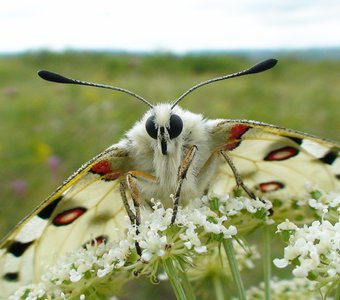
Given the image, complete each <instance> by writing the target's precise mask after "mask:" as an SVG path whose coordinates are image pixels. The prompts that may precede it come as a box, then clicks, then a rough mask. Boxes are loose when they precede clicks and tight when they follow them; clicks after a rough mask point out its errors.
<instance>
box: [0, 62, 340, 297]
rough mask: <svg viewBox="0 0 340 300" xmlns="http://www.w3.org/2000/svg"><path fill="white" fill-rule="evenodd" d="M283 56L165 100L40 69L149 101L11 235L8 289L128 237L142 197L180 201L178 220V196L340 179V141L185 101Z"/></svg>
mask: <svg viewBox="0 0 340 300" xmlns="http://www.w3.org/2000/svg"><path fill="white" fill-rule="evenodd" d="M276 62H277V61H276V60H274V59H269V60H267V61H264V62H261V63H259V64H257V65H255V66H253V67H251V68H249V69H247V70H245V71H241V72H238V73H234V74H231V75H226V76H222V77H218V78H214V79H211V80H208V81H205V82H202V83H200V84H198V85H195V86H194V87H192V88H191V89H189V90H188V91H187V92H185V93H184V94H182V95H181V96H180V97H179V98H178V99H176V100H175V101H174V102H173V103H165V104H157V105H153V104H151V103H150V102H148V101H147V100H145V99H144V98H142V97H141V96H139V95H137V94H135V93H133V92H131V91H128V90H125V89H122V88H118V87H114V86H107V85H102V84H95V83H90V82H85V81H79V80H74V79H70V78H66V77H64V76H61V75H58V74H56V73H52V72H48V71H40V72H39V75H40V76H41V77H42V78H44V79H46V80H49V81H54V82H59V83H66V84H79V85H87V86H95V87H102V88H106V89H113V90H118V91H121V92H124V93H127V94H129V95H131V96H133V97H135V98H137V99H139V100H140V101H142V102H144V103H145V104H146V105H148V106H149V108H150V109H149V110H148V111H147V112H146V113H145V115H144V116H143V117H142V119H141V120H140V121H138V122H137V123H136V124H135V125H134V126H133V127H132V128H131V129H130V130H129V131H128V132H127V133H126V135H125V137H124V138H123V139H122V140H121V141H119V142H118V143H117V144H114V145H112V146H110V147H109V148H108V149H106V150H105V151H104V152H102V153H100V154H99V155H98V156H96V157H94V158H93V159H91V160H90V161H89V162H87V163H85V164H84V165H83V166H82V167H81V168H80V169H79V170H78V171H76V172H75V173H74V174H73V175H72V176H70V177H69V178H68V179H67V180H66V181H65V182H64V183H63V184H62V185H61V186H60V187H59V188H58V189H57V190H56V191H55V192H54V193H53V194H52V195H51V196H50V197H49V198H47V199H46V200H45V201H44V202H42V203H41V205H40V206H39V207H38V208H36V209H35V210H34V211H33V212H32V213H31V214H30V215H29V216H27V217H26V218H25V219H24V220H23V221H22V222H20V223H19V224H18V225H17V227H15V228H14V229H13V231H12V232H10V233H9V234H8V236H7V237H5V239H3V240H2V242H1V244H0V272H1V279H0V297H1V298H7V297H8V295H9V294H11V293H12V292H13V291H15V290H16V289H17V288H18V287H19V286H21V285H24V284H28V283H34V282H36V281H38V280H39V278H40V277H41V275H42V274H43V272H44V270H45V268H46V267H47V266H49V265H51V264H53V262H55V260H56V258H57V257H59V256H60V255H62V254H65V253H67V252H69V251H72V250H74V249H77V248H79V247H83V246H84V245H85V244H86V243H89V242H91V241H92V242H93V241H95V242H97V243H105V242H107V241H112V240H117V239H119V238H120V234H121V233H122V232H123V231H124V228H126V226H127V225H128V224H129V222H133V223H135V224H136V225H137V226H138V224H139V222H140V217H139V216H138V209H139V205H140V204H141V205H143V204H144V203H147V202H148V201H149V200H150V199H151V198H153V197H155V198H158V199H160V200H161V201H162V203H164V205H166V206H171V205H173V206H174V214H173V221H174V220H175V218H176V211H177V208H178V205H179V203H180V204H181V205H185V202H187V201H190V199H193V198H195V197H201V196H202V195H204V194H208V195H209V194H214V193H218V194H221V193H225V194H227V193H231V192H232V191H233V190H234V188H235V186H236V185H241V187H242V188H243V189H244V190H245V192H246V193H248V195H249V196H250V197H256V196H260V197H261V195H269V194H270V195H274V196H275V195H276V194H277V193H289V194H291V195H296V194H298V193H299V191H301V190H302V189H303V187H304V185H305V183H306V182H307V181H308V182H312V183H316V184H318V185H320V186H321V187H322V188H323V189H325V190H334V189H337V188H339V186H340V160H339V151H340V144H339V143H336V142H333V141H329V140H326V139H323V138H318V137H315V136H312V135H309V134H306V133H302V132H298V131H294V130H290V129H286V128H281V127H277V126H274V125H270V124H266V123H262V122H257V121H248V120H231V119H225V120H207V119H204V118H203V116H202V115H199V114H195V113H192V112H190V111H187V110H184V109H182V108H180V107H179V106H178V103H179V102H180V101H181V100H182V99H183V98H184V97H186V96H187V95H188V94H189V93H191V92H192V91H194V90H196V89H197V88H199V87H201V86H203V85H206V84H209V83H212V82H216V81H220V80H225V79H228V78H233V77H238V76H242V75H247V74H253V73H258V72H262V71H264V70H267V69H270V68H272V67H273V66H274V65H275V64H276ZM235 179H236V181H235ZM170 194H173V195H174V199H171V198H170ZM172 200H174V202H173V201H172ZM274 213H275V211H274ZM126 216H128V217H126ZM114 228H116V229H119V230H114ZM136 247H138V245H136ZM137 252H138V249H137Z"/></svg>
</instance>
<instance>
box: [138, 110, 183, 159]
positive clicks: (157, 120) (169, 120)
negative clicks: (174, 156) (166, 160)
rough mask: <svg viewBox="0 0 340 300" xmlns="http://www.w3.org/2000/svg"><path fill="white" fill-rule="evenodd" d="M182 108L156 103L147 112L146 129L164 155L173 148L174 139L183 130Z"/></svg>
mask: <svg viewBox="0 0 340 300" xmlns="http://www.w3.org/2000/svg"><path fill="white" fill-rule="evenodd" d="M179 114H180V109H178V108H177V107H175V108H172V107H171V105H170V104H158V105H155V106H154V107H153V108H152V109H151V110H149V112H148V113H147V114H146V117H145V118H144V120H145V130H146V132H147V134H148V135H149V137H151V138H152V139H153V140H155V142H156V143H157V148H158V150H159V151H161V153H162V154H163V155H167V154H168V152H169V150H171V149H172V148H173V145H174V141H175V140H176V139H178V138H179V137H180V135H181V133H182V131H183V120H182V118H181V117H180V115H179Z"/></svg>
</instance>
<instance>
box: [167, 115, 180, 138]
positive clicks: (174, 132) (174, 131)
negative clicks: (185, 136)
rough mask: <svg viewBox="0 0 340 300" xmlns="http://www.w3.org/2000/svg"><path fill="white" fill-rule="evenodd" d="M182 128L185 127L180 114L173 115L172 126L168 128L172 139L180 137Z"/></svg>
mask: <svg viewBox="0 0 340 300" xmlns="http://www.w3.org/2000/svg"><path fill="white" fill-rule="evenodd" d="M182 129H183V121H182V119H181V118H180V117H179V116H178V115H171V117H170V126H169V128H168V132H169V135H170V139H174V138H176V137H178V136H179V135H180V134H181V132H182Z"/></svg>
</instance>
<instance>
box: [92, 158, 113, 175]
mask: <svg viewBox="0 0 340 300" xmlns="http://www.w3.org/2000/svg"><path fill="white" fill-rule="evenodd" d="M90 171H91V172H92V173H95V174H99V175H105V174H108V173H112V169H111V164H110V162H109V161H108V160H102V161H100V162H97V163H96V164H95V165H93V166H92V168H91V170H90Z"/></svg>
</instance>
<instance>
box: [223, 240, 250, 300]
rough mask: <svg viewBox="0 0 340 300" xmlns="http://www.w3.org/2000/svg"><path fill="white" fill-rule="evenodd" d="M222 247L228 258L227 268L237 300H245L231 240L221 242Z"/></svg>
mask: <svg viewBox="0 0 340 300" xmlns="http://www.w3.org/2000/svg"><path fill="white" fill-rule="evenodd" d="M223 246H224V250H225V252H226V254H227V257H228V262H229V267H230V270H231V274H232V276H233V279H234V282H235V285H236V288H237V293H238V297H239V300H246V293H245V290H244V286H243V282H242V279H241V274H240V271H239V269H238V266H237V260H236V257H235V253H234V248H233V244H232V239H225V240H223Z"/></svg>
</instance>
